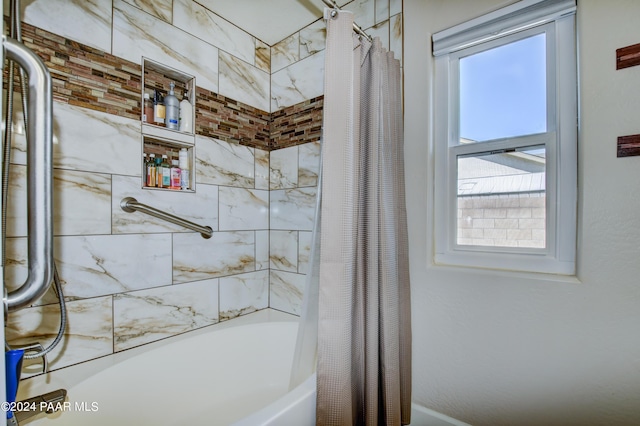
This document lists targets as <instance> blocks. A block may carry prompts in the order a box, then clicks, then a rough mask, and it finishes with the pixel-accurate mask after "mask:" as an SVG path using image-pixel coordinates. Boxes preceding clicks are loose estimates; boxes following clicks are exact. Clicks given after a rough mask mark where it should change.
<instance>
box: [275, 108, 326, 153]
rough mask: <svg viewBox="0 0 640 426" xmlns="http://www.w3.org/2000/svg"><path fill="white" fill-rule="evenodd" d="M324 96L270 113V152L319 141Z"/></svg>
mask: <svg viewBox="0 0 640 426" xmlns="http://www.w3.org/2000/svg"><path fill="white" fill-rule="evenodd" d="M323 104H324V96H318V97H315V98H312V99H309V100H306V101H304V102H300V103H299V104H296V105H292V106H290V107H288V108H283V109H281V110H279V111H276V112H274V113H272V114H271V115H272V117H271V119H272V123H271V150H274V149H281V148H287V147H290V146H296V145H301V144H304V143H307V142H315V141H319V140H320V136H321V135H322V107H323Z"/></svg>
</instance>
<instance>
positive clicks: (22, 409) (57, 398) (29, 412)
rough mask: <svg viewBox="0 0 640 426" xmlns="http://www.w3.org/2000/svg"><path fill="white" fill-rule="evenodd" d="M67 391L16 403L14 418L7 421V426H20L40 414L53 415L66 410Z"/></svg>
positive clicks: (46, 394) (59, 390) (53, 392)
mask: <svg viewBox="0 0 640 426" xmlns="http://www.w3.org/2000/svg"><path fill="white" fill-rule="evenodd" d="M66 399H67V391H66V390H65V389H58V390H54V391H52V392H48V393H44V394H42V395H38V396H34V397H32V398H29V399H25V400H23V401H17V402H16V403H15V408H16V410H14V411H13V417H11V418H10V419H7V426H18V425H19V424H20V422H22V421H24V420H27V419H29V418H31V417H33V416H36V415H38V414H40V413H47V414H51V413H53V412H56V411H58V410H61V409H63V408H64V404H65V400H66Z"/></svg>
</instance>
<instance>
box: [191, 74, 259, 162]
mask: <svg viewBox="0 0 640 426" xmlns="http://www.w3.org/2000/svg"><path fill="white" fill-rule="evenodd" d="M196 134H198V135H200V136H209V137H212V138H216V139H220V140H223V141H225V142H234V141H235V142H238V143H240V144H241V145H246V146H250V147H252V148H260V149H266V150H269V149H270V145H271V143H270V141H271V117H270V114H269V113H268V112H264V111H261V110H259V109H257V108H253V107H251V106H249V105H245V104H243V103H240V102H237V101H235V100H233V99H230V98H227V97H225V96H222V95H219V94H217V93H214V92H212V91H210V90H206V89H203V88H201V87H197V88H196Z"/></svg>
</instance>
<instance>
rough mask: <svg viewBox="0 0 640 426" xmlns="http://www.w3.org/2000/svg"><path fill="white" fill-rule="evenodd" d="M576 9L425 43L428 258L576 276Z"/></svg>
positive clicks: (566, 1)
mask: <svg viewBox="0 0 640 426" xmlns="http://www.w3.org/2000/svg"><path fill="white" fill-rule="evenodd" d="M575 9H576V7H575V0H554V1H551V0H523V1H521V2H518V3H516V4H514V5H511V6H509V7H506V8H504V9H501V10H498V11H496V12H493V13H490V14H488V15H485V16H483V17H480V18H477V19H475V20H472V21H469V22H466V23H464V24H461V25H458V26H456V27H454V28H450V29H448V30H445V31H442V32H440V33H438V34H435V35H434V36H433V47H434V55H435V57H436V59H435V63H436V84H435V113H434V116H435V147H434V152H435V160H436V161H435V204H436V205H435V248H436V251H435V261H436V263H441V264H451V265H463V266H475V267H485V268H495V269H507V270H519V271H531V272H545V273H556V274H567V275H572V274H574V273H575V245H576V198H577V188H576V185H577V93H576V90H577V89H576V86H577V82H576V80H577V79H576V51H575V23H574V16H575Z"/></svg>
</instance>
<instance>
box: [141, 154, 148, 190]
mask: <svg viewBox="0 0 640 426" xmlns="http://www.w3.org/2000/svg"><path fill="white" fill-rule="evenodd" d="M148 162H149V159H148V158H147V153H146V152H143V153H142V176H143V178H142V180H143V184H142V186H146V185H147V165H148V164H147V163H148Z"/></svg>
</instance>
